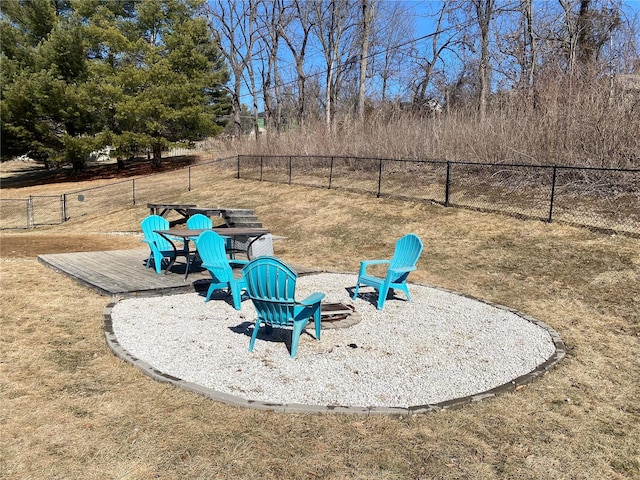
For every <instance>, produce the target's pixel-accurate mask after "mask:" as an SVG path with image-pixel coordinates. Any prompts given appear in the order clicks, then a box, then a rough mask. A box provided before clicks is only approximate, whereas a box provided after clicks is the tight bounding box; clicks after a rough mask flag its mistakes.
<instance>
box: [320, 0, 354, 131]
mask: <svg viewBox="0 0 640 480" xmlns="http://www.w3.org/2000/svg"><path fill="white" fill-rule="evenodd" d="M352 11H353V10H352V6H351V2H349V0H327V1H323V0H318V1H316V2H314V11H313V15H314V18H315V25H314V27H315V28H314V30H315V33H316V36H317V38H318V41H319V42H320V45H321V48H322V53H323V55H324V60H325V66H326V70H325V98H324V102H325V105H324V112H325V114H324V118H325V124H326V127H327V129H331V127H332V120H333V114H334V111H335V108H336V105H335V103H336V102H337V92H338V89H339V85H340V74H341V73H343V72H344V68H345V64H350V63H353V60H352V59H351V58H349V57H347V55H348V53H349V45H348V42H347V40H348V38H347V37H348V33H349V30H350V29H351V28H352V27H353V26H354V25H355V23H354V21H353V18H352ZM345 58H349V60H350V61H349V62H346V61H345ZM347 66H348V65H347Z"/></svg>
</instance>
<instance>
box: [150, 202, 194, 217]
mask: <svg viewBox="0 0 640 480" xmlns="http://www.w3.org/2000/svg"><path fill="white" fill-rule="evenodd" d="M195 206H196V205H195V204H194V203H147V207H148V208H149V211H150V212H151V215H160V216H161V217H164V215H165V214H166V213H167V212H168V211H170V210H173V211H175V212H178V213H179V214H180V215H182V216H183V217H184V218H189V209H190V208H195Z"/></svg>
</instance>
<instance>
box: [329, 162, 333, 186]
mask: <svg viewBox="0 0 640 480" xmlns="http://www.w3.org/2000/svg"><path fill="white" fill-rule="evenodd" d="M332 180H333V157H331V165H329V190H331V181H332Z"/></svg>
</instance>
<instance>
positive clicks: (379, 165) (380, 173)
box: [376, 159, 382, 198]
mask: <svg viewBox="0 0 640 480" xmlns="http://www.w3.org/2000/svg"><path fill="white" fill-rule="evenodd" d="M381 185H382V159H380V160H379V161H378V193H376V197H378V198H380V187H381Z"/></svg>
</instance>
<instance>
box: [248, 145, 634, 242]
mask: <svg viewBox="0 0 640 480" xmlns="http://www.w3.org/2000/svg"><path fill="white" fill-rule="evenodd" d="M237 176H238V178H247V179H253V180H260V181H270V182H278V183H288V184H293V183H295V184H300V185H308V186H314V187H324V188H330V189H331V188H335V189H344V190H349V191H354V192H364V193H373V194H375V195H376V196H378V197H381V196H386V197H395V198H403V199H410V200H414V201H415V200H419V201H428V202H435V203H439V204H442V205H445V206H453V207H461V208H468V209H474V210H480V211H485V212H496V213H502V214H507V215H512V216H516V217H520V218H533V219H539V220H544V221H547V222H552V221H561V222H564V223H569V224H575V225H580V226H586V227H590V228H596V229H601V230H609V231H614V232H620V233H629V234H632V235H640V170H639V169H612V168H587V167H584V168H581V167H568V166H554V165H525V164H491V163H472V162H448V161H428V160H398V159H390V158H362V157H329V156H259V155H242V156H239V157H238V166H237Z"/></svg>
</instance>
